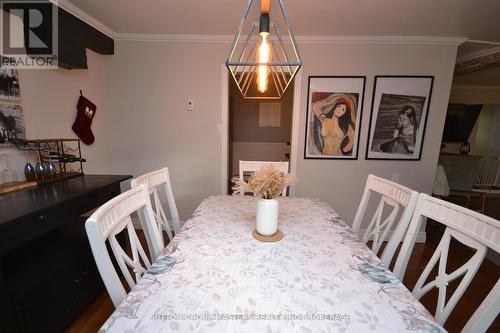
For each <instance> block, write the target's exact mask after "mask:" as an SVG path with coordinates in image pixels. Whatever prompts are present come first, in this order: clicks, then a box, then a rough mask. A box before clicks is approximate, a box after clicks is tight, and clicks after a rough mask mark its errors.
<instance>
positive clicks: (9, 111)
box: [0, 69, 26, 144]
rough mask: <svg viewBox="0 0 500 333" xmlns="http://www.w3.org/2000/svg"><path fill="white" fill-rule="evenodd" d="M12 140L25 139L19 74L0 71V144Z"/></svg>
mask: <svg viewBox="0 0 500 333" xmlns="http://www.w3.org/2000/svg"><path fill="white" fill-rule="evenodd" d="M12 139H26V130H25V127H24V115H23V109H22V107H21V91H20V88H19V74H18V72H17V70H15V69H0V144H9V143H10V141H12Z"/></svg>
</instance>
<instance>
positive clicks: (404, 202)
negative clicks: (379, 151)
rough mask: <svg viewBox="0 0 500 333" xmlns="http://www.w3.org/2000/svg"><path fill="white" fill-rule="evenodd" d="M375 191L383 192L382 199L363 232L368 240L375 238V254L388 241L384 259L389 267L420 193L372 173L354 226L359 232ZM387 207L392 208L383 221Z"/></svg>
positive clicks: (373, 248) (373, 247) (383, 255)
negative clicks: (399, 215) (399, 216)
mask: <svg viewBox="0 0 500 333" xmlns="http://www.w3.org/2000/svg"><path fill="white" fill-rule="evenodd" d="M373 193H378V194H380V195H381V199H380V202H379V205H378V207H377V209H376V211H375V213H374V215H373V217H372V219H371V220H370V223H369V224H368V226H367V228H366V229H365V231H364V233H363V237H362V239H363V242H365V243H366V242H368V241H369V240H373V244H372V250H373V251H374V252H375V253H378V251H379V250H380V247H381V246H382V244H383V242H385V241H388V243H387V245H386V247H385V248H384V252H383V253H382V256H381V260H382V263H383V264H384V265H386V266H387V267H389V265H390V263H391V260H392V257H393V256H394V253H395V252H396V250H397V247H398V245H399V243H400V242H401V241H402V239H403V237H404V235H405V233H406V230H407V228H408V225H409V223H410V219H411V216H412V214H413V210H414V209H415V204H416V201H417V197H418V193H417V192H416V191H413V190H412V189H409V188H407V187H405V186H403V185H400V184H398V183H395V182H392V181H390V180H387V179H384V178H380V177H377V176H374V175H369V176H368V179H367V181H366V186H365V190H364V192H363V196H362V198H361V202H360V204H359V207H358V210H357V212H356V216H355V217H354V221H353V224H352V229H353V230H354V232H356V233H359V232H360V230H361V226H362V224H363V221H364V218H365V214H366V209H367V207H368V204H369V201H370V197H371V195H372V194H373ZM386 208H389V209H391V210H390V213H389V214H388V216H387V217H386V218H385V219H384V220H383V221H382V218H383V213H384V211H385V209H386ZM401 209H403V211H402V213H401V218H400V219H399V221H398V223H397V225H396V227H395V229H394V230H393V232H392V235H391V237H390V238H389V240H388V239H387V238H388V236H389V235H390V232H391V230H392V226H393V225H394V223H395V222H396V218H397V216H398V214H399V212H400V210H401Z"/></svg>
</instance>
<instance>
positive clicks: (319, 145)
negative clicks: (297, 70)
mask: <svg viewBox="0 0 500 333" xmlns="http://www.w3.org/2000/svg"><path fill="white" fill-rule="evenodd" d="M365 81H366V77H365V76H309V88H308V102H307V123H306V139H305V147H304V158H306V159H350V160H353V159H357V157H358V148H359V131H360V127H361V115H362V110H363V96H364V90H365Z"/></svg>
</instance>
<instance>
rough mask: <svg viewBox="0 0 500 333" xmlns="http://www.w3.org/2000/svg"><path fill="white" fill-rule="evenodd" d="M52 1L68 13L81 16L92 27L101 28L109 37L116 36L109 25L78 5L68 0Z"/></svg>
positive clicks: (51, 0)
mask: <svg viewBox="0 0 500 333" xmlns="http://www.w3.org/2000/svg"><path fill="white" fill-rule="evenodd" d="M50 2H52V3H53V4H55V5H56V6H58V7H59V8H62V9H64V10H65V11H67V12H68V13H70V14H72V15H74V16H75V17H77V18H79V19H80V20H82V21H83V22H85V23H87V24H88V25H90V26H91V27H93V28H95V29H97V30H99V31H100V32H102V33H103V34H105V35H107V36H108V37H111V38H113V39H114V38H115V35H116V33H115V32H114V31H113V30H112V29H111V28H110V27H108V26H107V25H105V24H104V23H102V22H101V21H99V20H97V19H96V18H94V17H93V16H91V15H89V14H88V13H87V12H85V11H83V10H81V9H80V8H78V7H77V6H75V5H73V4H72V3H71V2H69V1H68V0H50Z"/></svg>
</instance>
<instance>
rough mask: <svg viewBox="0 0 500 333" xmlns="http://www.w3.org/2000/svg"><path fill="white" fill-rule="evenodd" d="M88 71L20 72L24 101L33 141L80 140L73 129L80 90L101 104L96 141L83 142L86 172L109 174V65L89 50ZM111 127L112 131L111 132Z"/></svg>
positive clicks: (95, 124)
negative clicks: (106, 79)
mask: <svg viewBox="0 0 500 333" xmlns="http://www.w3.org/2000/svg"><path fill="white" fill-rule="evenodd" d="M87 56H88V65H89V69H88V70H83V69H75V70H67V69H57V70H20V71H19V81H20V85H21V102H22V106H23V111H24V120H25V124H26V135H27V137H28V138H29V139H39V138H42V139H43V138H76V137H77V136H76V134H75V133H74V132H73V130H72V129H71V126H72V125H73V122H74V121H75V118H76V103H77V102H78V97H79V96H80V89H81V90H82V91H83V93H84V95H85V96H86V97H87V98H88V99H90V100H91V101H92V102H94V103H95V104H96V105H97V113H96V115H95V118H94V120H93V122H92V131H93V133H94V136H95V138H96V139H95V142H94V143H93V144H92V145H90V146H86V145H84V144H83V143H82V155H83V156H84V157H85V158H86V159H87V161H88V162H87V163H85V164H84V170H85V172H86V173H107V172H110V171H111V159H110V156H109V147H110V146H109V139H108V134H109V131H110V130H112V127H111V126H109V123H108V122H107V120H106V118H107V113H109V112H110V110H109V109H108V108H107V105H106V103H107V102H108V97H109V96H108V94H107V89H106V87H105V83H106V81H105V78H106V76H107V72H106V71H107V65H106V62H107V61H108V60H109V56H103V55H99V54H96V53H94V52H92V51H89V50H87ZM110 127H111V129H110Z"/></svg>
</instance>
